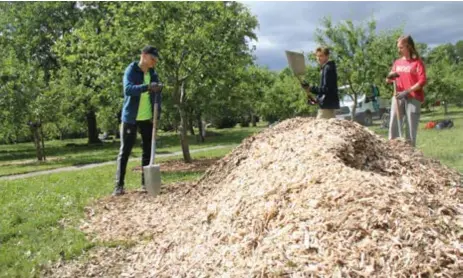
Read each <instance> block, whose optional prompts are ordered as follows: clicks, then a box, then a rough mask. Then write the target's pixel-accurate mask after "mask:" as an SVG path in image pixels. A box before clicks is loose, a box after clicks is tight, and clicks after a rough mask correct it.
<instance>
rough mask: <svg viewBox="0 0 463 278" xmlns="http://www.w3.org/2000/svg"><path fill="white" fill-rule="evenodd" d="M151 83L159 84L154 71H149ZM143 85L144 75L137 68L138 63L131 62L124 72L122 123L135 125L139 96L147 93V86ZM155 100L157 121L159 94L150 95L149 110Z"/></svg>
mask: <svg viewBox="0 0 463 278" xmlns="http://www.w3.org/2000/svg"><path fill="white" fill-rule="evenodd" d="M149 73H150V77H151V82H159V78H158V74H157V73H156V71H155V70H154V69H149ZM143 83H144V73H143V71H142V70H141V68H140V67H139V66H138V62H132V63H130V65H128V66H127V68H126V69H125V72H124V78H123V87H124V104H123V105H122V115H121V120H122V122H123V123H129V124H135V123H136V118H137V114H138V106H139V104H140V95H141V94H142V93H144V92H147V91H148V85H147V84H143ZM155 98H156V100H157V103H158V119H159V117H160V115H161V100H162V96H161V94H150V100H151V109H153V108H154V103H155Z"/></svg>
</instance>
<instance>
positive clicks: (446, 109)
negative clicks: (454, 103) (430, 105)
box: [444, 101, 449, 116]
mask: <svg viewBox="0 0 463 278" xmlns="http://www.w3.org/2000/svg"><path fill="white" fill-rule="evenodd" d="M448 113H449V105H448V101H444V115H445V116H447V115H448Z"/></svg>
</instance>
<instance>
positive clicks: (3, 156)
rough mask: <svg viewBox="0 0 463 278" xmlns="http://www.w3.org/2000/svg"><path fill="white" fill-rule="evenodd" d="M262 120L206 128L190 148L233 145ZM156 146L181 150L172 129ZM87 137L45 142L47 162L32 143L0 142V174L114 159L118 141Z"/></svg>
mask: <svg viewBox="0 0 463 278" xmlns="http://www.w3.org/2000/svg"><path fill="white" fill-rule="evenodd" d="M265 126H266V125H265V123H259V125H258V126H257V127H247V128H241V127H239V126H237V127H235V128H233V129H221V130H217V129H208V131H209V132H213V135H212V136H210V137H206V142H204V143H198V142H197V141H196V137H195V136H191V135H190V136H189V143H190V150H194V149H200V148H207V147H212V146H217V145H236V144H240V143H241V141H242V140H243V139H244V138H246V137H248V136H249V135H251V134H253V133H255V132H257V131H259V130H262V129H263V128H264V127H265ZM158 141H159V142H160V146H159V147H158V148H157V151H156V153H158V154H167V153H173V152H177V151H181V147H180V139H179V137H178V135H177V134H175V133H173V132H160V134H159V138H158ZM86 142H87V139H71V140H63V141H48V142H45V151H46V155H47V161H45V162H39V161H37V160H35V148H34V145H33V143H21V144H15V145H0V176H6V175H13V174H22V173H29V172H35V171H42V170H47V169H55V168H61V167H66V166H73V165H82V164H89V163H98V162H106V161H112V160H114V161H116V157H117V154H118V151H119V147H120V145H119V144H120V143H119V140H114V141H106V142H104V143H103V144H99V145H88V144H87V143H86ZM140 143H141V142H140V136H139V134H138V135H137V142H136V144H135V146H134V148H133V151H132V155H131V157H141V146H140Z"/></svg>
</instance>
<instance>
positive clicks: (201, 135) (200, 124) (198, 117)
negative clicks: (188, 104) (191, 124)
mask: <svg viewBox="0 0 463 278" xmlns="http://www.w3.org/2000/svg"><path fill="white" fill-rule="evenodd" d="M196 123H197V125H198V129H199V134H198V136H199V137H198V138H199V141H200V142H201V143H203V142H204V137H205V132H204V129H203V121H201V113H198V114H196Z"/></svg>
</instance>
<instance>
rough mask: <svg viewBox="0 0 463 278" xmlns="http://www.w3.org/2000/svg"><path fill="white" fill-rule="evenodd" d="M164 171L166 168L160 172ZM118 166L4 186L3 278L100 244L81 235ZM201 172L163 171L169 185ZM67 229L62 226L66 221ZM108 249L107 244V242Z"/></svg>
mask: <svg viewBox="0 0 463 278" xmlns="http://www.w3.org/2000/svg"><path fill="white" fill-rule="evenodd" d="M231 149H232V148H231V147H230V148H224V149H217V150H212V151H207V152H201V153H195V154H193V155H192V156H193V158H195V159H197V158H214V157H222V156H224V155H225V154H226V153H228V152H230V151H231ZM138 164H139V162H130V163H129V165H128V168H127V176H126V187H127V189H129V190H130V189H137V188H139V187H140V173H137V172H133V171H130V170H129V169H131V168H133V167H135V166H137V165H138ZM161 169H162V168H161ZM114 175H115V168H114V166H111V165H108V166H102V167H98V168H93V169H89V170H85V171H76V172H67V173H58V174H51V175H44V176H39V177H32V178H27V179H18V180H13V181H0V207H1V208H2V213H1V214H0V277H31V276H34V275H35V274H36V271H38V266H40V265H41V264H45V263H47V262H48V261H50V260H51V261H54V260H57V259H59V258H60V256H62V257H64V258H66V259H69V258H73V257H75V256H77V255H79V254H81V253H82V252H83V251H84V250H87V249H89V248H92V247H94V246H95V245H101V244H102V243H96V244H95V243H90V242H89V241H88V240H87V239H86V238H85V236H84V234H83V233H82V232H81V231H80V230H78V229H77V228H73V227H78V221H79V219H82V218H83V217H84V207H85V206H86V205H88V204H89V202H91V201H92V200H95V199H98V198H100V197H102V196H105V195H109V194H111V192H112V189H113V180H114ZM201 175H202V172H164V173H162V182H163V183H164V184H167V183H170V182H177V181H183V180H194V179H197V178H199V177H200V176H201ZM63 219H64V221H65V223H66V225H65V226H63V225H62V221H63ZM106 244H108V243H106Z"/></svg>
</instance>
